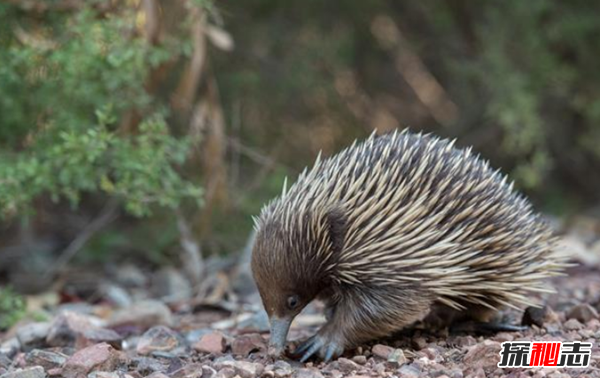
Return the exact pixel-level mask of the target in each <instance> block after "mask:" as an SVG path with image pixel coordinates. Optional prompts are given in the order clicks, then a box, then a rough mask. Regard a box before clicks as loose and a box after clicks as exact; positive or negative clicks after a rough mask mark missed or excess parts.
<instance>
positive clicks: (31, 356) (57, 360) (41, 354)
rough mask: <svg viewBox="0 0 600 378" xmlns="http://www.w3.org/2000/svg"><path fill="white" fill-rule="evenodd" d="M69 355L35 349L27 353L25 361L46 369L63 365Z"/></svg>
mask: <svg viewBox="0 0 600 378" xmlns="http://www.w3.org/2000/svg"><path fill="white" fill-rule="evenodd" d="M67 358H68V356H67V355H64V354H62V353H55V352H51V351H48V350H41V349H34V350H32V351H31V352H29V353H27V354H26V355H25V361H26V362H27V364H28V365H38V366H42V367H43V368H44V369H46V370H50V369H54V368H57V367H61V366H62V365H63V364H64V363H65V362H66V361H67Z"/></svg>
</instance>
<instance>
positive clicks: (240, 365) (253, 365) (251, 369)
mask: <svg viewBox="0 0 600 378" xmlns="http://www.w3.org/2000/svg"><path fill="white" fill-rule="evenodd" d="M232 367H233V369H234V370H235V373H236V374H237V375H239V376H240V377H242V378H255V377H258V376H260V375H261V374H262V372H263V370H264V366H263V365H262V364H260V363H257V362H247V361H235V362H234V363H233V364H232Z"/></svg>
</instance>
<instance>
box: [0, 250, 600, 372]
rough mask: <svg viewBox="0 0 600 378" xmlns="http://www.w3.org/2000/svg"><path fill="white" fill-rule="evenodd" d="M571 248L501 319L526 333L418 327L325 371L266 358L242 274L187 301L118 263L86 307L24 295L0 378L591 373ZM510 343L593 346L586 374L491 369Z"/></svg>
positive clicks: (594, 319)
mask: <svg viewBox="0 0 600 378" xmlns="http://www.w3.org/2000/svg"><path fill="white" fill-rule="evenodd" d="M569 243H570V244H569ZM569 243H567V247H566V248H569V250H570V251H571V253H572V254H573V255H574V256H575V257H576V259H577V261H579V262H580V265H579V266H578V267H574V268H572V269H571V270H570V271H569V275H568V276H565V277H560V278H557V279H555V280H554V281H553V285H554V286H555V287H556V289H557V291H558V292H557V294H555V295H549V296H547V297H546V298H544V299H543V300H544V302H545V303H546V307H545V308H544V309H542V310H538V309H533V308H530V309H528V310H527V311H526V312H525V315H523V313H522V312H518V311H513V310H511V311H508V312H505V313H503V316H504V320H505V321H509V322H511V323H513V324H520V323H523V324H526V325H528V326H529V328H528V329H527V330H526V331H524V332H516V333H505V332H502V333H497V334H494V335H488V336H478V335H474V334H469V333H463V334H453V333H449V332H448V331H447V330H438V331H432V330H426V329H420V327H419V326H418V325H417V326H415V327H414V328H413V329H410V330H406V331H405V332H402V333H400V334H398V335H395V336H393V337H391V338H389V339H387V340H379V341H377V342H375V343H372V344H369V345H364V346H362V347H360V348H358V349H356V350H351V351H347V352H346V354H345V355H344V356H343V357H341V358H339V359H337V360H335V361H333V362H330V363H327V364H325V363H321V362H318V361H312V362H309V363H306V364H301V363H299V362H297V361H296V360H294V359H293V358H289V356H288V357H285V358H281V359H278V360H274V359H272V358H270V357H268V356H267V355H266V344H267V342H268V336H269V335H268V331H267V323H266V320H265V318H264V317H263V316H262V315H261V313H260V305H259V301H258V299H257V297H256V293H253V291H252V290H251V285H250V283H248V281H247V279H248V278H247V277H244V275H243V274H241V275H240V274H238V278H237V279H236V280H231V282H233V283H230V279H229V277H231V273H227V274H226V273H223V272H222V271H220V270H218V269H215V271H217V272H218V273H215V274H213V275H212V276H211V278H210V280H209V284H207V285H206V286H205V287H204V288H203V290H202V291H203V294H202V296H201V297H198V296H196V297H192V298H191V299H190V298H185V297H182V296H181V293H182V292H184V293H188V292H190V288H189V287H186V286H185V283H184V281H183V280H182V279H181V277H180V276H178V273H177V272H176V271H174V270H172V269H171V270H166V271H161V272H160V274H159V277H158V279H155V280H154V281H155V283H154V284H152V285H150V284H148V282H146V279H145V277H144V274H143V273H142V272H141V271H140V270H138V269H137V268H136V267H135V266H123V267H120V268H119V269H117V271H115V272H113V274H112V276H110V275H109V276H110V277H111V278H110V280H108V281H107V280H103V281H99V283H98V285H97V287H96V289H95V297H94V295H92V296H91V297H88V299H89V300H88V301H87V302H84V301H78V300H77V298H78V295H76V294H77V293H76V292H74V291H73V290H72V289H69V285H68V284H64V285H63V286H62V288H61V289H60V290H59V291H58V293H54V292H53V293H50V294H45V295H41V296H35V297H31V298H29V302H30V303H29V308H30V310H31V311H32V313H34V314H37V315H35V316H30V317H29V319H28V320H24V321H22V322H20V323H19V324H17V325H15V326H14V327H12V328H11V329H10V330H8V331H7V332H4V333H2V334H0V378H9V377H10V378H38V377H39V378H42V377H66V378H74V377H90V378H112V377H115V378H116V377H146V376H149V377H153V378H163V377H171V378H187V377H190V378H191V377H198V378H200V377H202V378H213V377H215V378H216V377H223V378H233V377H242V378H251V377H278V378H279V377H302V378H320V377H332V378H340V377H345V376H354V377H360V376H362V377H394V376H395V377H440V378H445V377H452V378H460V377H486V376H498V377H499V376H509V377H529V376H533V377H545V376H548V377H553V378H559V377H568V376H580V377H586V376H587V377H600V369H599V363H600V353H599V349H598V342H599V341H600V318H599V316H598V311H600V269H599V267H600V264H598V259H599V257H598V256H600V249H599V251H595V250H594V248H598V246H600V244H595V246H594V245H590V243H587V242H585V241H581V239H571V240H570V241H569ZM590 251H592V252H593V253H590ZM597 252H598V253H597ZM156 282H158V287H159V290H162V291H163V292H162V293H158V294H157V293H156V292H155V291H154V292H153V296H154V297H160V298H162V299H161V300H157V299H150V297H151V296H150V295H140V292H146V291H148V290H146V289H145V288H146V287H148V285H150V286H151V287H152V286H156ZM240 282H241V283H240ZM76 283H77V282H76ZM76 286H77V287H79V288H81V287H82V285H80V283H77V285H76ZM88 286H89V285H88ZM136 293H137V294H136ZM90 298H93V300H91V299H90ZM198 298H201V299H198ZM319 310H320V308H319V306H318V305H316V306H312V307H311V308H309V309H308V310H307V311H305V313H303V314H302V315H301V316H299V317H298V319H297V321H296V323H295V324H294V326H293V328H292V331H291V334H290V339H291V340H301V339H303V338H305V337H307V336H309V335H310V334H312V333H313V332H314V331H315V330H316V329H317V328H318V326H319V324H321V323H322V322H323V318H322V317H321V316H320V315H318V313H319ZM510 340H548V341H550V340H564V341H573V340H581V341H588V342H592V343H593V345H594V347H593V353H592V362H591V364H590V367H589V368H585V369H568V370H564V369H550V368H547V369H521V368H516V369H500V368H497V366H496V365H497V363H498V361H499V351H500V344H501V343H502V342H503V341H510ZM295 344H296V342H295V341H292V342H291V343H290V345H289V347H290V350H293V348H294V346H295Z"/></svg>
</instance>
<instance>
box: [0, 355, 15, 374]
mask: <svg viewBox="0 0 600 378" xmlns="http://www.w3.org/2000/svg"><path fill="white" fill-rule="evenodd" d="M11 364H12V361H11V360H10V358H8V356H7V355H6V354H4V353H0V368H2V369H8V368H9V367H10V365H11ZM0 374H1V373H0Z"/></svg>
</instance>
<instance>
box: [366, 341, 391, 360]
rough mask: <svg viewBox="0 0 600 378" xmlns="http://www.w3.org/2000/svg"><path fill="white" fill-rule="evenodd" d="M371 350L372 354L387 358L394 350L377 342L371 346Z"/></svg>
mask: <svg viewBox="0 0 600 378" xmlns="http://www.w3.org/2000/svg"><path fill="white" fill-rule="evenodd" d="M371 352H372V353H373V355H375V356H377V357H380V358H383V359H384V360H387V359H388V357H389V356H390V355H391V354H392V353H393V352H394V348H392V347H390V346H387V345H382V344H377V345H374V346H373V348H371Z"/></svg>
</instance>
